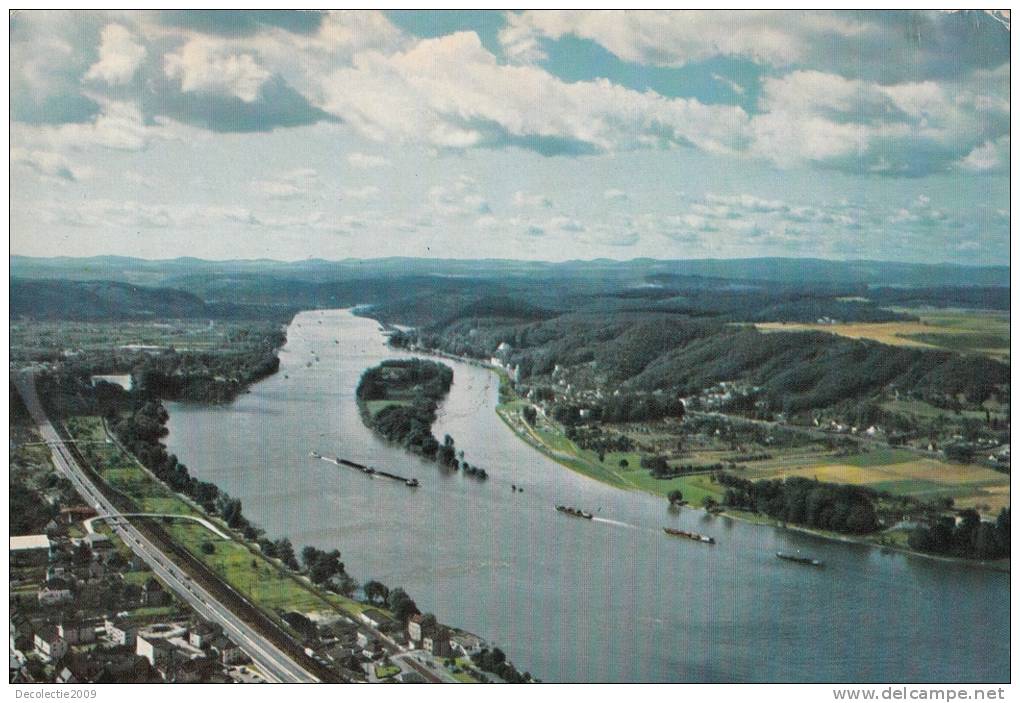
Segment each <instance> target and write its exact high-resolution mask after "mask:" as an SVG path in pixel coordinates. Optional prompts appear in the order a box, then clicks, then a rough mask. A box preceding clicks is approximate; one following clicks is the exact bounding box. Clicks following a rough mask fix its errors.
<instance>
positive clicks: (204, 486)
mask: <svg viewBox="0 0 1020 703" xmlns="http://www.w3.org/2000/svg"><path fill="white" fill-rule="evenodd" d="M168 419H169V415H168V414H167V411H166V408H164V407H163V405H162V404H161V403H159V402H155V401H149V402H146V403H144V404H143V405H142V406H141V407H140V408H138V409H137V410H135V411H134V412H132V413H129V414H127V415H125V416H124V417H123V418H121V419H120V420H118V421H115V422H114V423H113V431H114V433H115V434H116V436H117V439H118V440H120V442H121V443H122V444H123V445H124V447H125V448H126V449H127V450H128V451H130V452H131V453H132V454H133V455H134V456H135V457H136V458H137V459H138V460H139V461H140V462H141V463H142V464H144V465H145V467H146V468H148V469H149V470H150V471H152V473H153V474H155V475H156V477H157V478H158V479H159V480H161V481H163V482H164V483H165V484H166V485H167V486H169V487H170V488H171V489H172V490H174V491H176V492H178V493H182V494H184V495H186V496H188V497H190V498H191V499H192V500H194V501H195V502H196V503H197V504H198V505H199V506H201V508H202V509H203V510H204V511H205V512H206V513H208V514H210V515H219V516H220V517H221V518H222V519H223V521H224V522H225V523H226V524H227V525H228V526H229V527H230V528H231V529H234V530H237V531H239V532H241V533H242V534H243V535H244V537H245V539H248V540H251V541H254V542H256V543H257V544H258V545H259V547H260V549H261V550H262V553H263V554H265V555H266V556H267V557H270V558H274V559H279V560H280V562H281V563H282V564H283V565H284V566H286V567H287V568H288V569H290V570H292V571H301V564H300V563H299V562H298V559H297V555H296V554H295V551H294V547H293V545H292V544H291V542H290V540H289V539H288V538H286V537H283V538H279V539H276V540H271V539H269V538H267V537H266V536H265V533H264V531H263V530H262V529H261V528H259V527H257V526H256V525H254V524H252V523H251V522H250V521H249V520H248V518H246V517H245V515H244V512H243V507H242V505H241V501H240V499H238V498H232V497H231V496H230V495H229V494H228V493H226V492H225V491H222V490H220V489H219V488H218V487H217V486H216V485H215V484H212V483H209V482H208V481H202V480H200V479H197V478H195V477H194V476H192V475H191V474H190V472H189V471H188V467H187V466H186V465H185V464H184V463H182V462H180V461H179V460H178V459H177V457H176V455H174V454H170V453H168V452H167V450H166V446H164V445H163V443H162V442H161V441H160V440H161V439H162V438H163V437H165V436H166V435H167V429H166V422H167V420H168ZM301 559H302V561H303V563H304V569H305V571H306V572H307V573H308V576H309V578H310V579H311V580H312V582H313V583H315V584H317V585H320V586H323V587H325V588H328V589H330V590H333V591H336V592H338V593H343V594H344V595H348V596H349V595H350V594H352V593H353V592H354V590H355V589H356V588H357V584H356V583H355V582H354V580H353V579H352V578H351V577H350V576H349V575H348V574H347V572H346V570H345V568H344V563H343V561H341V560H340V552H339V551H337V550H332V551H328V552H327V551H323V550H320V549H317V548H315V547H311V546H308V547H305V548H304V549H303V550H302V551H301Z"/></svg>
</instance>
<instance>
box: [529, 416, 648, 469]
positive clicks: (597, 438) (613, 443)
mask: <svg viewBox="0 0 1020 703" xmlns="http://www.w3.org/2000/svg"><path fill="white" fill-rule="evenodd" d="M530 409H531V412H532V413H534V412H535V411H534V409H533V408H530ZM526 410H527V409H526ZM532 417H533V419H531V420H529V421H528V423H529V424H531V425H534V424H535V422H534V416H532ZM525 419H526V420H527V419H528V416H527V415H526V416H525ZM566 435H567V439H569V440H570V441H571V442H573V443H574V444H576V445H577V446H579V447H580V448H581V449H589V450H591V451H593V452H597V453H598V455H599V459H600V460H601V459H602V458H603V457H604V456H605V455H606V454H608V453H609V452H630V451H633V450H634V440H632V439H631V438H630V437H628V436H627V435H624V434H609V433H607V432H605V431H603V430H602V428H601V427H599V426H598V425H594V426H591V427H577V426H575V425H570V424H567V425H566Z"/></svg>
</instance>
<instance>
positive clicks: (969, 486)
mask: <svg viewBox="0 0 1020 703" xmlns="http://www.w3.org/2000/svg"><path fill="white" fill-rule="evenodd" d="M520 405H521V404H520V403H519V402H517V401H511V402H509V403H504V404H501V405H500V406H499V408H498V410H497V412H499V415H500V417H502V418H503V420H504V422H506V423H507V424H508V425H510V427H511V428H512V429H513V430H514V431H515V432H517V434H518V435H519V436H521V437H522V438H523V439H524V440H525V441H527V442H529V443H530V444H532V445H533V446H535V447H536V448H538V449H540V450H541V451H542V452H544V453H545V454H547V455H548V456H550V457H551V458H553V459H555V460H556V461H558V462H560V463H561V464H563V465H564V466H567V467H568V468H571V469H573V470H574V471H578V472H580V473H583V474H585V475H587V476H590V477H592V478H594V479H596V480H599V481H603V482H604V483H608V484H611V485H615V486H618V487H621V488H629V489H636V490H641V491H647V492H649V493H654V494H656V495H662V496H665V495H667V494H668V493H669V492H670V491H672V490H676V489H678V490H680V491H681V492H682V493H683V494H684V499H685V500H687V501H688V502H690V503H691V504H692V505H700V504H701V502H702V500H703V499H704V498H706V497H709V498H713V499H715V500H717V501H721V500H722V496H723V490H722V487H721V486H719V485H718V484H716V483H713V482H712V480H711V476H710V475H709V474H708V473H696V474H690V475H686V476H681V477H677V478H672V479H665V480H662V479H657V478H654V477H652V476H651V474H650V473H649V472H648V470H646V469H643V468H641V466H640V459H641V457H640V454H639V453H637V452H607V453H606V454H605V456H604V458H603V460H602V461H599V457H598V455H597V454H596V453H595V452H593V451H589V450H586V449H581V448H580V447H578V446H577V445H576V444H575V443H574V442H571V441H570V440H569V439H567V438H566V436H565V435H564V434H563V431H562V429H561V428H559V427H558V426H557V425H556V424H555V423H552V422H550V421H548V420H547V419H545V418H543V417H541V416H540V417H539V420H538V422H537V423H536V424H537V425H538V427H530V426H528V425H527V424H526V423H525V422H524V421H523V420H522V419H521V415H520V412H519V411H518V410H519V407H520ZM733 454H734V452H733V451H730V450H699V451H694V452H692V453H691V454H689V455H687V456H685V457H684V458H683V459H682V460H671V461H670V463H671V464H672V465H676V464H678V463H684V464H694V465H695V466H700V465H704V466H709V465H712V464H715V463H719V462H726V461H727V460H728V458H729V457H732V456H733ZM769 454H770V455H771V456H770V458H768V459H762V460H758V461H746V462H738V463H739V465H740V466H742V467H745V468H743V469H742V470H739V471H738V473H739V474H740V475H742V476H744V477H745V478H749V479H752V480H760V479H782V478H787V477H791V476H801V477H804V478H810V479H818V480H819V481H824V482H831V483H845V484H853V485H860V486H869V487H871V488H874V489H875V490H879V491H885V492H888V493H891V494H893V495H902V496H909V497H912V498H917V499H919V500H932V499H935V498H947V497H950V498H953V500H954V502H955V503H956V505H957V506H958V507H973V508H976V509H977V510H978V511H979V512H981V513H982V514H985V515H989V516H991V515H994V514H997V513H998V511H999V510H1000V509H1001V508H1003V507H1007V506H1008V505H1009V503H1010V497H1009V475H1008V474H1003V473H999V472H997V471H994V470H992V469H990V468H987V467H984V466H979V465H976V464H953V463H949V462H945V461H941V460H939V459H935V458H930V457H926V456H923V455H921V454H919V453H917V452H913V451H910V450H907V449H898V448H892V447H885V448H875V449H871V450H868V451H865V452H861V453H859V454H852V455H846V456H837V455H835V454H834V453H832V452H831V451H828V450H824V449H822V448H820V447H817V446H811V447H795V448H790V449H772V450H769ZM621 461H625V462H626V464H625V465H623V466H621Z"/></svg>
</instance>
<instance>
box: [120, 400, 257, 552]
mask: <svg viewBox="0 0 1020 703" xmlns="http://www.w3.org/2000/svg"><path fill="white" fill-rule="evenodd" d="M169 418H170V416H169V414H168V413H167V411H166V408H165V407H163V404H162V403H160V402H158V401H149V402H146V403H144V404H143V405H142V406H141V407H139V408H138V409H137V410H135V411H134V412H132V413H129V414H127V415H125V416H124V417H122V418H120V419H118V420H115V421H113V423H112V424H113V427H112V429H113V432H114V434H116V436H117V439H119V440H120V442H121V444H123V445H124V448H125V449H127V450H128V451H129V452H131V453H132V454H133V455H134V456H135V457H136V458H137V459H138V460H139V461H140V462H141V463H142V464H144V465H145V467H146V468H148V469H149V470H150V471H151V472H152V473H154V474H155V475H156V477H157V478H158V479H159V480H161V481H163V482H164V483H165V484H166V485H168V486H169V487H170V488H171V489H172V490H174V491H176V492H177V493H183V494H184V495H186V496H189V497H190V498H192V499H193V500H194V501H195V502H196V503H198V504H199V505H200V506H201V507H202V509H203V510H205V511H206V512H207V513H209V514H215V515H219V516H220V517H222V518H223V521H224V522H226V523H227V525H229V526H230V527H231V528H233V529H235V530H238V531H241V532H243V533H244V535H245V537H247V538H248V539H255V538H256V537H258V532H257V531H256V530H255V528H253V527H252V525H251V524H250V523H249V522H248V520H247V519H246V518H245V517H244V515H243V514H242V512H241V501H240V500H238V499H237V498H231V497H230V496H229V495H228V494H227V493H225V492H223V491H221V490H219V488H217V487H216V485H215V484H212V483H209V482H208V481H202V480H199V479H197V478H195V477H194V476H192V475H191V474H190V473H189V471H188V467H187V466H186V465H185V464H184V463H182V462H181V461H179V460H178V459H177V456H176V455H175V454H170V453H169V452H167V449H166V446H165V445H164V444H163V443H162V442H161V441H160V440H162V439H163V437H166V435H167V433H168V430H167V428H166V422H167V420H168V419H169Z"/></svg>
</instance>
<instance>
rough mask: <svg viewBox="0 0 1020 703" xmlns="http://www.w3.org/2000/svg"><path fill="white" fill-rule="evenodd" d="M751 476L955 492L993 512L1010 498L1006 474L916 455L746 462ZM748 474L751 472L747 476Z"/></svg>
mask: <svg viewBox="0 0 1020 703" xmlns="http://www.w3.org/2000/svg"><path fill="white" fill-rule="evenodd" d="M750 472H753V473H754V478H787V477H789V476H801V477H803V478H809V479H818V480H819V481H825V482H830V483H847V484H854V485H858V486H870V487H872V488H875V489H876V490H882V491H888V492H889V493H892V494H895V495H906V496H912V497H915V498H919V499H922V500H924V499H930V498H934V497H936V496H939V497H948V496H951V497H953V499H954V501H955V503H956V505H957V506H958V507H974V508H977V509H978V510H979V511H980V512H981V513H983V514H985V515H988V516H991V515H994V514H996V513H998V511H999V509H1000V508H1003V507H1006V506H1008V505H1009V504H1010V501H1009V476H1008V475H1006V474H1002V473H999V472H998V471H993V470H992V469H989V468H986V467H984V466H979V465H977V464H950V463H947V462H942V461H938V460H937V459H927V458H923V457H918V458H914V459H911V460H909V461H900V462H897V463H890V464H872V465H868V466H855V465H852V464H838V463H836V464H834V463H816V464H814V465H803V464H802V465H794V466H776V465H772V466H765V465H761V466H758V467H754V466H752V467H750V468H749V473H750ZM749 477H750V476H749Z"/></svg>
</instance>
